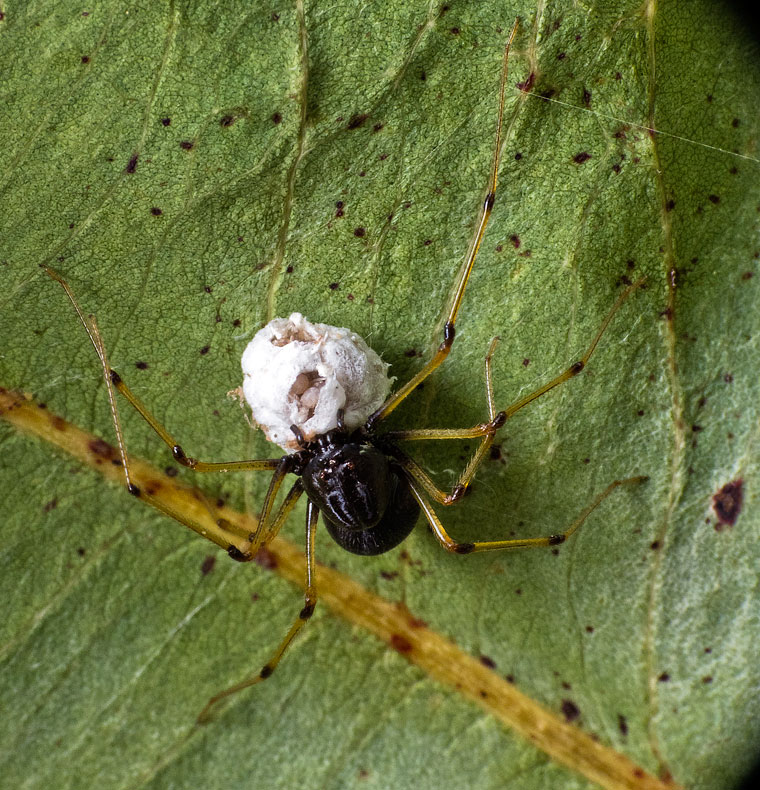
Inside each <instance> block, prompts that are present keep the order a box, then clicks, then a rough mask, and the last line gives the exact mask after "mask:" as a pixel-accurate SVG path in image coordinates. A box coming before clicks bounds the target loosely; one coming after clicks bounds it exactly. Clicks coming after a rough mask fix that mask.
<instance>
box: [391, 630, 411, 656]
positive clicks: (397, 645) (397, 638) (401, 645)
mask: <svg viewBox="0 0 760 790" xmlns="http://www.w3.org/2000/svg"><path fill="white" fill-rule="evenodd" d="M391 647H392V648H393V649H394V650H396V651H397V652H399V653H411V652H412V650H413V648H414V646H413V645H412V643H411V642H410V641H409V640H408V639H407V638H406V637H405V636H402V635H401V634H391Z"/></svg>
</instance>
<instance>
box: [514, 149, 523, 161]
mask: <svg viewBox="0 0 760 790" xmlns="http://www.w3.org/2000/svg"><path fill="white" fill-rule="evenodd" d="M521 159H522V154H521V153H520V152H519V151H518V152H517V153H516V154H515V162H519V161H520V160H521Z"/></svg>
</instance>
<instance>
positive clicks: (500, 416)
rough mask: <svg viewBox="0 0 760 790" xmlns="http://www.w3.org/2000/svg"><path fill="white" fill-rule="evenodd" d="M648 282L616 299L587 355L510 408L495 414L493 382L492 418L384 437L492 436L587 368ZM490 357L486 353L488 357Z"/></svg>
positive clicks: (392, 438) (487, 367)
mask: <svg viewBox="0 0 760 790" xmlns="http://www.w3.org/2000/svg"><path fill="white" fill-rule="evenodd" d="M643 284H644V278H642V279H640V280H638V281H637V282H635V283H633V285H629V286H628V287H627V288H626V289H625V290H624V291H623V292H622V293H621V294H620V295H619V296H618V298H617V299H616V300H615V304H614V305H612V309H611V310H610V311H609V313H607V315H606V316H605V318H604V321H602V325H601V326H600V327H599V330H598V332H597V333H596V335H595V336H594V339H593V340H592V341H591V343H590V344H589V346H588V348H587V349H586V351H585V352H584V354H583V356H582V357H580V359H578V360H577V361H575V362H573V364H572V365H570V367H568V368H567V369H566V370H565V371H563V372H562V373H560V374H559V376H555V378H553V379H552V380H551V381H548V382H547V383H546V384H544V385H543V386H541V387H539V388H538V389H537V390H535V391H534V392H531V393H530V394H529V395H526V396H525V397H523V398H520V399H519V400H517V401H515V402H514V403H512V404H511V405H510V406H507V408H506V409H504V410H502V411H500V412H497V413H496V414H494V412H493V408H492V405H491V404H492V400H493V394H492V393H491V391H490V386H491V385H490V384H489V385H488V386H489V416H490V420H489V422H483V423H480V424H479V425H474V426H473V427H471V428H415V429H411V430H407V431H388V432H387V433H384V434H382V436H383V438H387V439H390V440H391V441H392V442H398V441H420V440H422V439H476V438H478V437H481V436H485V437H487V436H489V435H493V433H494V432H495V431H497V430H498V429H499V428H501V426H502V425H504V423H505V422H506V421H507V420H508V419H509V418H510V417H512V416H513V415H514V414H516V413H517V412H518V411H520V409H522V408H523V407H524V406H527V405H528V404H529V403H531V402H532V401H534V400H536V398H540V397H541V395H544V394H546V393H547V392H549V390H553V389H554V388H555V387H558V386H559V385H560V384H563V383H564V382H565V381H567V380H568V379H571V378H573V377H574V376H577V375H578V374H579V373H581V372H583V371H584V370H585V368H586V365H587V364H588V361H589V359H590V358H591V355H592V354H593V353H594V351H595V350H596V347H597V346H598V345H599V341H600V340H601V339H602V335H604V333H605V331H606V330H607V327H608V326H609V325H610V322H611V321H612V319H613V317H614V316H615V313H617V311H618V310H619V309H620V307H621V305H622V304H623V302H625V300H626V299H627V298H628V297H629V296H630V295H631V294H632V293H633V292H634V291H635V290H636V289H638V288H640V287H641V286H642V285H643ZM493 347H494V343H493V341H492V342H491V348H490V349H489V356H490V354H491V353H493ZM488 359H489V357H486V360H487V361H488ZM486 377H487V378H486V380H487V381H489V380H490V365H489V364H487V365H486Z"/></svg>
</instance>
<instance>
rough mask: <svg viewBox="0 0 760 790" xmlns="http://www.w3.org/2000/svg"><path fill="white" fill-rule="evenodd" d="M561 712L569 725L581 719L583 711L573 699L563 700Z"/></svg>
mask: <svg viewBox="0 0 760 790" xmlns="http://www.w3.org/2000/svg"><path fill="white" fill-rule="evenodd" d="M561 710H562V715H563V716H564V717H565V721H566V722H567V723H568V724H569V723H570V722H571V721H576V720H577V719H579V718H580V715H581V709H580V708H579V707H578V706H577V705H576V704H575V703H574V702H573V701H572V700H571V699H563V700H562V706H561Z"/></svg>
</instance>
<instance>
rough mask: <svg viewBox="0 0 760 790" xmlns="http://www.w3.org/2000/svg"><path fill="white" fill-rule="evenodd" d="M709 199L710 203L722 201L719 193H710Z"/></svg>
mask: <svg viewBox="0 0 760 790" xmlns="http://www.w3.org/2000/svg"><path fill="white" fill-rule="evenodd" d="M707 199H708V200H709V201H710V203H720V198H719V197H718V196H717V195H708V196H707Z"/></svg>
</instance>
